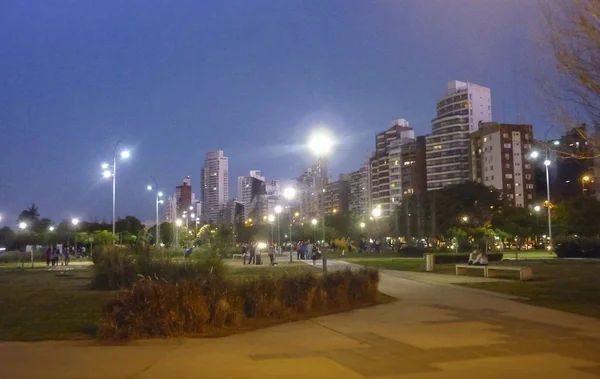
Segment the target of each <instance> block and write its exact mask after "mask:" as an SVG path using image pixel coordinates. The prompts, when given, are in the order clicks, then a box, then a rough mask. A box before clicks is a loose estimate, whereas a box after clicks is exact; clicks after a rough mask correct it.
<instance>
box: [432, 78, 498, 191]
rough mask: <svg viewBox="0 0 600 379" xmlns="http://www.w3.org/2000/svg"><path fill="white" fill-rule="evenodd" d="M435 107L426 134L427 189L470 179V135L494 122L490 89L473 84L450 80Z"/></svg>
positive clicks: (434, 188)
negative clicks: (435, 112) (434, 114)
mask: <svg viewBox="0 0 600 379" xmlns="http://www.w3.org/2000/svg"><path fill="white" fill-rule="evenodd" d="M436 110H437V115H436V117H435V118H434V119H433V121H432V123H431V134H430V135H429V136H427V137H426V157H427V189H428V190H436V189H440V188H442V187H444V186H446V185H449V184H458V183H463V182H465V181H467V180H469V177H470V173H469V134H470V133H473V132H476V131H477V130H478V129H479V124H480V123H483V122H491V121H492V97H491V91H490V89H489V88H486V87H482V86H479V85H477V84H473V83H465V82H460V81H457V80H455V81H452V82H449V83H448V92H447V94H446V95H445V96H444V97H442V98H441V99H440V100H438V102H437V106H436Z"/></svg>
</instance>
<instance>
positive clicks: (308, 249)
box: [304, 240, 315, 259]
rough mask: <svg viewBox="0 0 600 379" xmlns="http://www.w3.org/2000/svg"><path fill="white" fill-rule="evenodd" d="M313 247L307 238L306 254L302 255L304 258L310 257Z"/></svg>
mask: <svg viewBox="0 0 600 379" xmlns="http://www.w3.org/2000/svg"><path fill="white" fill-rule="evenodd" d="M314 248H315V247H314V246H313V244H312V243H311V242H310V240H308V242H307V243H306V256H305V257H304V259H312V253H313V249H314Z"/></svg>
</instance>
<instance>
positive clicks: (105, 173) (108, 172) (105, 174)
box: [102, 170, 112, 178]
mask: <svg viewBox="0 0 600 379" xmlns="http://www.w3.org/2000/svg"><path fill="white" fill-rule="evenodd" d="M111 176H112V172H110V170H104V171H103V172H102V177H104V178H110V177H111Z"/></svg>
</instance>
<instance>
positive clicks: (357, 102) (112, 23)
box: [0, 0, 548, 226]
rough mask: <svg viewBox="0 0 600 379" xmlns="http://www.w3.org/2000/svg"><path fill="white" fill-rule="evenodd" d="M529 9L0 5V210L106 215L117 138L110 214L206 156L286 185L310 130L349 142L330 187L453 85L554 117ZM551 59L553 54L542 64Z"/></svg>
mask: <svg viewBox="0 0 600 379" xmlns="http://www.w3.org/2000/svg"><path fill="white" fill-rule="evenodd" d="M539 35H543V31H541V30H540V16H539V12H538V10H537V2H536V1H535V0H380V1H365V0H327V1H318V0H285V1H282V0H227V1H200V0H196V1H184V0H177V1H166V0H165V1H151V0H128V1H113V0H103V1H92V0H81V1H75V0H61V1H57V0H38V1H33V0H32V1H26V2H25V1H20V0H5V1H2V2H1V3H0V38H1V42H0V136H1V142H2V144H1V146H2V149H1V151H0V154H1V156H2V158H1V159H0V214H2V215H3V216H4V217H3V221H2V222H3V223H6V224H8V225H11V226H12V225H14V219H15V217H16V216H17V214H18V213H19V212H20V210H22V209H24V208H25V207H27V206H28V205H29V204H31V203H33V202H34V203H36V204H37V205H38V206H39V208H40V211H41V213H42V215H43V216H49V217H51V218H53V219H57V220H60V219H63V218H68V217H71V216H79V217H82V218H86V219H98V220H102V219H107V220H108V219H110V213H111V187H110V184H109V183H108V182H106V181H104V180H102V179H101V176H100V173H101V170H100V168H99V165H100V163H101V162H102V161H105V160H108V159H110V157H111V154H112V149H113V145H114V143H115V142H116V141H117V140H119V139H121V138H124V142H123V144H124V146H127V147H130V148H132V149H133V156H132V159H131V160H130V161H128V162H126V163H124V164H122V165H121V167H120V170H119V173H118V182H117V187H118V188H117V215H118V216H124V215H127V214H133V215H136V216H138V217H139V218H141V219H143V220H148V219H151V218H152V215H153V200H152V198H151V196H150V195H149V194H147V193H145V186H146V185H147V184H148V183H149V177H150V176H154V177H156V178H157V179H158V180H159V182H160V183H161V186H162V187H163V188H164V189H165V190H166V192H172V191H174V187H175V186H176V185H177V184H178V182H179V181H180V180H181V178H183V177H184V176H186V175H191V177H192V186H193V188H194V191H195V192H196V193H197V195H198V196H199V192H200V191H199V186H200V169H201V167H202V164H203V160H204V156H205V154H206V152H207V151H209V150H212V149H217V148H219V149H223V150H225V153H226V155H227V156H228V157H229V181H230V196H231V197H234V196H235V194H236V191H237V189H236V185H237V180H236V178H237V176H238V175H242V174H244V173H246V172H247V171H248V170H251V169H260V170H261V171H263V173H264V174H265V175H266V176H267V178H268V179H282V180H286V179H289V178H291V177H294V176H296V175H297V174H299V173H300V171H301V170H302V168H303V167H305V166H307V165H309V164H310V163H311V161H312V160H313V158H312V157H311V156H310V154H309V152H308V151H306V150H305V149H303V148H302V144H303V143H304V142H305V140H306V138H307V135H308V133H309V132H310V130H311V128H312V126H313V125H315V124H325V125H328V126H329V127H330V128H331V130H332V131H333V132H334V133H335V135H336V136H338V137H339V146H338V147H337V149H336V151H335V154H334V155H333V156H332V158H331V164H330V166H331V171H332V173H333V174H334V176H337V175H338V174H339V173H341V172H345V171H349V170H352V169H354V168H356V167H358V165H359V164H360V163H361V162H362V161H364V160H365V158H366V156H367V152H368V151H369V150H373V149H374V136H375V133H377V132H378V131H381V130H383V129H385V128H386V127H388V126H389V124H390V121H391V120H392V119H394V118H405V119H407V120H409V122H410V123H411V125H412V126H413V127H414V128H415V129H416V131H417V133H418V134H426V133H428V132H429V130H430V127H431V126H430V121H431V119H432V118H433V117H434V115H435V101H436V99H437V98H438V97H439V96H441V95H442V94H443V93H444V92H445V88H446V82H448V81H450V80H453V79H458V80H469V81H472V82H474V83H477V84H481V85H485V86H488V87H490V88H491V89H492V99H493V116H494V119H495V120H497V121H506V122H528V123H533V124H534V127H535V130H536V132H537V133H541V132H542V131H543V130H545V129H546V127H547V125H548V121H547V119H546V118H545V116H544V115H545V112H544V108H543V107H542V106H541V105H540V101H539V96H538V94H537V91H536V88H537V87H536V81H535V80H534V79H533V78H534V77H535V76H536V73H538V72H539V70H540V68H539V67H537V66H536V65H541V64H540V63H539V62H540V59H539V58H540V52H539V50H540V47H539V38H538V37H539ZM542 62H543V61H542Z"/></svg>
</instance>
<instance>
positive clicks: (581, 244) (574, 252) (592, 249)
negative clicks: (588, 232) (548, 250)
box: [554, 238, 600, 258]
mask: <svg viewBox="0 0 600 379" xmlns="http://www.w3.org/2000/svg"><path fill="white" fill-rule="evenodd" d="M554 252H555V253H556V256H558V257H559V258H600V241H597V240H590V239H587V238H568V239H565V240H563V241H559V242H558V246H557V247H556V250H555V251H554Z"/></svg>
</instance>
